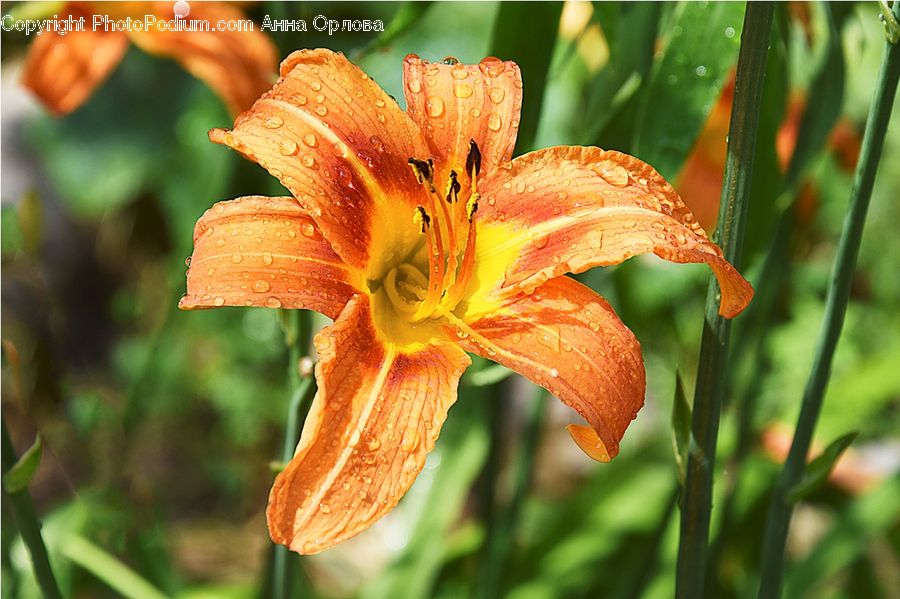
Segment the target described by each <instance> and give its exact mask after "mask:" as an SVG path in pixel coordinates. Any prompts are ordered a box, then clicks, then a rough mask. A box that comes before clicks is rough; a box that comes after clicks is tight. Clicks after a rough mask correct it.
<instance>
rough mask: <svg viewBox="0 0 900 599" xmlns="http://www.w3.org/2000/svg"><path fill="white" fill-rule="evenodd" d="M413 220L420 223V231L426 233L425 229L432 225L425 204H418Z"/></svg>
mask: <svg viewBox="0 0 900 599" xmlns="http://www.w3.org/2000/svg"><path fill="white" fill-rule="evenodd" d="M413 222H414V223H415V224H417V225H419V232H420V233H421V234H423V235H424V234H425V230H426V229H428V227H429V226H431V217H430V216H428V213H427V212H425V208H424V207H423V206H416V211H415V212H414V213H413Z"/></svg>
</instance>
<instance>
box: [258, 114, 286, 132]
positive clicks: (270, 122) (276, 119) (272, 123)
mask: <svg viewBox="0 0 900 599" xmlns="http://www.w3.org/2000/svg"><path fill="white" fill-rule="evenodd" d="M282 125H284V119H282V118H281V117H280V116H270V117H268V118H267V119H266V120H265V121H263V126H264V127H265V128H266V129H278V128H279V127H281V126H282Z"/></svg>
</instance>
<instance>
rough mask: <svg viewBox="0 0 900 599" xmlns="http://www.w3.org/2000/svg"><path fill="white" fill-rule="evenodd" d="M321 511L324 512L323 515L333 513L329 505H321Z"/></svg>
mask: <svg viewBox="0 0 900 599" xmlns="http://www.w3.org/2000/svg"><path fill="white" fill-rule="evenodd" d="M319 509H320V510H321V511H322V513H323V514H330V513H331V508H330V507H328V504H327V503H320V504H319Z"/></svg>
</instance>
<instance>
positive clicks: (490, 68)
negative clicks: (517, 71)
mask: <svg viewBox="0 0 900 599" xmlns="http://www.w3.org/2000/svg"><path fill="white" fill-rule="evenodd" d="M478 68H479V69H481V72H482V73H484V74H485V75H487V76H488V77H497V76H499V75H501V74H502V73H503V71H505V70H506V63H505V62H503V61H502V60H500V59H499V58H495V57H493V56H489V57H487V58H485V59H484V60H482V61H481V62H480V63H478Z"/></svg>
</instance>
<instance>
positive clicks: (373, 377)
mask: <svg viewBox="0 0 900 599" xmlns="http://www.w3.org/2000/svg"><path fill="white" fill-rule="evenodd" d="M315 344H316V350H317V352H318V354H319V364H318V366H317V367H316V380H317V382H318V385H319V391H318V393H317V395H316V398H315V400H314V401H313V405H312V407H311V409H310V413H309V416H308V418H307V420H306V423H305V425H304V427H303V434H302V436H301V438H300V443H299V445H298V446H297V452H296V454H295V456H294V458H293V459H292V460H291V462H290V463H289V464H288V466H287V468H285V470H284V471H283V472H282V473H281V474H279V475H278V478H277V479H276V480H275V485H274V486H273V488H272V492H271V494H270V495H269V508H268V510H267V516H268V522H269V532H270V534H271V535H272V538H273V539H274V540H275V541H276V542H278V543H282V544H285V545H288V546H289V547H290V548H291V549H292V550H294V551H297V552H298V553H304V554H307V553H318V552H320V551H323V550H325V549H328V548H329V547H331V546H333V545H335V544H336V543H339V542H341V541H343V540H344V539H347V538H349V537H351V536H353V535H355V534H357V533H359V532H360V531H362V530H364V529H366V528H368V527H369V526H370V525H371V524H372V523H373V522H374V521H375V520H377V519H378V518H380V517H381V516H383V515H384V514H385V513H387V512H388V511H390V510H391V509H392V508H393V507H394V506H395V505H396V504H397V502H398V501H399V500H400V497H402V496H403V494H404V493H405V492H406V490H407V489H408V488H409V487H410V485H412V483H413V481H414V480H415V477H416V475H417V474H418V473H419V472H420V471H421V470H422V467H423V466H424V465H425V456H426V455H427V454H428V452H429V451H431V449H432V448H433V447H434V442H435V440H436V439H437V436H438V434H439V432H440V425H441V424H442V423H443V421H444V418H445V417H446V415H447V410H448V409H449V407H450V406H451V405H452V404H453V402H454V401H456V388H457V384H458V382H459V377H460V375H461V374H462V372H463V370H465V368H466V367H467V366H468V365H469V363H470V360H469V358H468V356H466V354H465V352H463V351H462V350H461V349H460V348H459V347H456V346H455V345H452V344H441V345H426V346H421V347H419V349H417V350H415V351H411V352H404V351H402V350H399V349H398V348H397V347H395V346H391V345H386V344H385V343H384V342H383V341H382V339H381V338H380V336H379V333H378V332H376V330H375V325H374V323H373V321H372V312H371V307H370V305H369V298H368V297H367V296H362V295H359V296H356V297H355V298H354V299H353V300H351V301H350V303H348V304H347V307H346V308H345V309H344V311H343V312H342V313H341V315H340V316H339V317H338V318H337V320H336V321H335V323H334V324H333V325H332V326H330V327H328V328H326V329H323V330H322V332H320V333H319V334H318V335H316V339H315ZM401 396H403V397H408V398H409V401H398V398H399V397H401ZM426 423H430V424H431V426H430V427H428V426H426ZM351 439H358V440H359V441H358V442H357V443H353V444H351V443H350V440H351ZM334 440H338V442H337V443H334V442H333V441H334ZM323 504H324V505H329V506H337V505H339V506H342V509H341V510H332V511H331V512H330V513H327V512H326V513H323V511H322V510H321V508H320V507H319V506H321V505H323Z"/></svg>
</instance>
